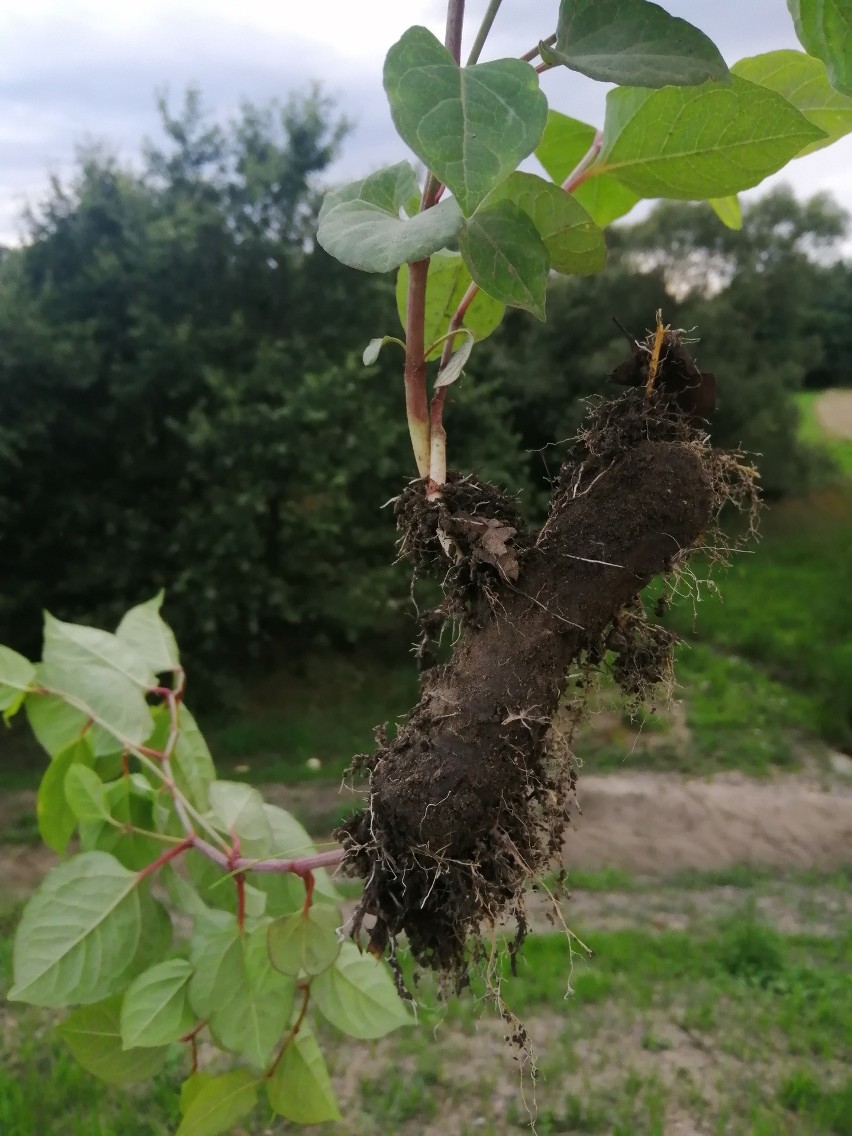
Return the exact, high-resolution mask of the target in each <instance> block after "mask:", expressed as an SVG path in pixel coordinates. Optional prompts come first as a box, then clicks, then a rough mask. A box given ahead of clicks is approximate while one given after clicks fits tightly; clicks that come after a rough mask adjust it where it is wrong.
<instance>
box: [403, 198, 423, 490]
mask: <svg viewBox="0 0 852 1136" xmlns="http://www.w3.org/2000/svg"><path fill="white" fill-rule="evenodd" d="M427 189H428V186H427ZM424 197H425V193H424ZM428 273H429V261H428V259H426V260H418V261H415V262H414V263H413V264H409V266H408V303H407V312H406V321H405V323H406V327H405V410H406V414H407V416H408V430H409V433H410V434H411V445H412V448H413V450H414V458H415V460H416V462H417V470H418V473H419V474H420V476H421V477H427V476H428V474H429V403H428V400H427V397H426V345H425V343H424V339H423V335H424V328H425V324H426V279H427V276H428Z"/></svg>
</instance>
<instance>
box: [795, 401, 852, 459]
mask: <svg viewBox="0 0 852 1136" xmlns="http://www.w3.org/2000/svg"><path fill="white" fill-rule="evenodd" d="M822 393H823V392H822V391H801V392H800V393H799V394H798V395H797V396H796V403H797V405H798V407H799V414H800V425H799V437H800V438H801V440H802V441H803V442H807V444H808V445H810V446H815V447H816V448H817V449H820V450H822V451H823V452H824V453H827V454H828V455H829V457H830V458H831V459H832V460H833V461H834V462H835V463H836V465H837V466H838V468H839V469H840V471H841V472H842V473H844V474H846V475H847V476H852V441H848V440H846V439H844V438H835V437H832V436H831V435H830V434H826V432H825V430H824V429H823V427H822V423H821V422H820V420H819V418H818V417H817V412H816V404H817V402H818V400H819V398H820V397H821V395H822Z"/></svg>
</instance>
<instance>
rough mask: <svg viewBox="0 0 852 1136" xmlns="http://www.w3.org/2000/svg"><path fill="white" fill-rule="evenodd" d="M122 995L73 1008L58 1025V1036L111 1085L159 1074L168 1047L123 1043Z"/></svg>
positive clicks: (87, 1068)
mask: <svg viewBox="0 0 852 1136" xmlns="http://www.w3.org/2000/svg"><path fill="white" fill-rule="evenodd" d="M120 1021H121V995H120V994H117V995H113V996H112V997H111V998H106V999H104V1001H102V1002H97V1003H96V1004H95V1005H92V1006H81V1007H80V1009H77V1010H74V1011H73V1013H71V1014H69V1015H68V1017H67V1018H66V1019H65V1021H64V1022H62V1023H61V1024H60V1026H59V1028H58V1033H59V1036H60V1037H61V1038H62V1040H63V1041H64V1042H65V1044H66V1045H67V1046H68V1048H69V1049H70V1050H71V1052H72V1053H73V1054H74V1056H75V1057H76V1058H77V1060H78V1061H79V1062H80V1064H81V1065H82V1066H83V1068H84V1069H85V1070H86V1071H87V1072H89V1073H93V1074H94V1075H95V1076H96V1077H100V1078H101V1080H102V1081H106V1082H108V1084H110V1085H131V1084H133V1082H134V1081H145V1080H147V1079H148V1078H149V1077H153V1076H154V1075H155V1074H156V1073H159V1071H160V1069H162V1067H163V1065H164V1064H165V1061H166V1055H167V1053H168V1049H167V1048H166V1046H157V1047H152V1048H148V1049H125V1048H124V1047H123V1046H122V1042H121V1024H120Z"/></svg>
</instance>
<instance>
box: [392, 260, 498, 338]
mask: <svg viewBox="0 0 852 1136" xmlns="http://www.w3.org/2000/svg"><path fill="white" fill-rule="evenodd" d="M472 283H473V281H472V279H471V275H470V273H469V272H468V270H467V267H466V265H465V263H464V261H463V260H462V258H461V256H459V254H458V253H457V252H438V253H435V255H434V256H433V257H432V259H431V260H430V261H429V275H428V277H427V280H426V321H425V327H424V339H425V342H426V343H427V344H431V343H435V341H436V340H437V339H438V338H439V337H440V336H442V335H443V334H444V332H445V331H446V330H447V328H448V327H449V326H450V320H451V319H452V317H453V315H454V314H455V311H456V308H457V307H458V306H459V304H460V303H461V300H462V297H463V296H464V294H465V292H467V290H468V288H469V287H470V285H471V284H472ZM407 304H408V265H407V264H403V265H402V266H401V267H400V270H399V275H398V276H397V280H396V307H397V311H398V312H399V318H400V321H401V322H402V326H403V327H405V322H406V318H405V317H406V309H407ZM505 310H506V306H505V304H501V303H500V302H499V300H495V299H493V297H491V296H489V295H488V293H487V292H483V291H482V290H481V289H479V290H478V291H477V293H476V295H475V296H474V298H473V300H472V301H471V303H470V305H469V306H468V309H467V311H466V312H465V314H464V320H463V322H462V327H463V328H465V329H466V330H467V331H469V332H470V333H471V334H472V335H473V338H474V339H476V340H480V339H485V337H486V336H488V335H490V334H491V332H492V331H494V330H495V328H497V327H499V325H500V321H501V320H502V318H503V313H504V312H505ZM443 346H444V344H443V342H441V343H439V344H438V345H437V346H436V347H435V348H434V349H433V350H432V351H431V352H430V353H429V356H428V358H430V359H434V358H435V357H436V356H438V355H440V354H441V350H442V349H443Z"/></svg>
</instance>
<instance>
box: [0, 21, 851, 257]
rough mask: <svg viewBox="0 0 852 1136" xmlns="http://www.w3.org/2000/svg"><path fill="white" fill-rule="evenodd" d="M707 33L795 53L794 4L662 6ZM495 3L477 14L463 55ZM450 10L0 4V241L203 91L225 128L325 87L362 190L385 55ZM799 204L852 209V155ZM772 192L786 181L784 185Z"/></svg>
mask: <svg viewBox="0 0 852 1136" xmlns="http://www.w3.org/2000/svg"><path fill="white" fill-rule="evenodd" d="M664 3H665V6H666V7H667V8H668V9H669V10H670V11H672V12H673V13H675V14H677V15H681V16H684V17H686V18H688V19H691V20H693V21H694V22H695V23H697V24H699V25H700V26H701V27H702V28H703V29H704V30H705V31H706V32H708V34H710V35H711V36H712V37H713V38H714V39H715V40H716V42H717V43H718V44H719V46H720V48H721V50H722V52H723V54H724V55H725V57H726V58H727V59H728V61H729V62H733V61H734V60H735V59H737V58H739V57H741V56H743V55H749V54H756V53H757V52H760V51H767V50H771V49H772V48H777V47H793V46H796V41H795V36H794V34H793V29H792V24H791V21H790V18H789V16H788V13H787V10H786V4H785V3H784V0H713V2H710V0H708V2H706V3H698V2H697V0H664ZM485 6H486V0H468V5H467V10H468V26H469V28H470V31H469V32H468V35H467V37H466V46H467V45H468V44H469V43H470V41H471V39H472V36H473V29H474V28H475V27H476V24H477V22H478V19H479V17H480V16H481V14H482V12H483V11H484V9H485ZM557 7H558V3H557V0H506V2H505V3H504V5H503V8H502V9H501V10H500V13H499V15H498V17H497V21H496V23H495V25H494V30H493V33H492V37H491V40H490V42H489V45H488V48H487V50H486V53H485V57H486V58H487V57H488V56H489V55H491V56H494V55H505V54H517V53H519V52H521V51H524V50H525V49H527V48H529V47H531V46H532V45H533V44H534V43H535V42H536V41H537V40H538V39H539V38H541V37H543V36H546V35H547V34H548V33H549V32H550V31H551V30H552V29H553V26H554V22H555V15H556V10H557ZM445 10H446V4H445V2H442V0H359V2H358V3H356V2H354V0H133V2H132V3H129V2H128V3H116V2H115V0H3V3H2V4H0V43H2V44H3V56H2V70H0V239H3V238H4V237H5V238H6V239H10V238H14V235H15V234H16V232H17V224H16V220H15V218H16V217H17V215H18V214H19V213H20V209H21V206H22V204H23V202H24V200H26V199H27V198H29V199H37V198H38V197H39V196H40V194H41V193H42V192H43V189H44V187H45V185H46V182H47V177H48V175H49V173H60V174H64V173H67V172H68V171H69V170H70V169H71V166H72V162H73V155H74V148H75V144H76V143H78V142H80V141H82V140H84V139H87V138H88V139H103V140H104V141H105V142H106V143H107V144H108V145H109V146H111V147H112V148H113V149H115V150H116V151H118V152H119V153H120V155H121V156H122V157H123V158H124V159H125V160H130V159H132V158H133V156H134V155H135V154H137V153H138V151H139V145H140V142H141V140H142V138H143V136H144V135H146V134H154V133H156V131H157V116H156V111H155V107H154V94H155V92H156V91H157V90H162V89H168V90H169V91H170V92H171V93H172V94H173V95H174V96H179V95H180V94H181V92H182V91H183V90H185V88H186V87H187V86H188V85H189V84H191V83H197V84H199V85H200V87H201V89H202V92H203V94H204V98H205V102H206V104H207V106H208V107H209V108H210V109H211V111H212V112H213V113H215V114H216V115H217V116H225V115H227V114H228V113H229V112H230V111H231V110H232V109H233V108H234V107H235V106H236V104H237V103H238V101H239V99H240V98H241V97H247V98H250V99H253V100H256V101H265V100H268V99H270V98H273V97H286V96H287V95H288V94H289V93H290V92H291V91H293V90H299V89H305V88H306V86H307V85H308V84H309V83H310V82H311V81H312V80H314V79H320V80H321V81H322V82H323V83H324V85H325V86H326V88H327V90H328V91H329V92H330V93H331V94H333V95H336V96H337V97H338V99H339V103H340V107H341V110H342V111H344V112H345V113H346V114H347V115H349V116H350V117H353V118H355V119H356V120H357V123H358V129H357V130H356V132H355V134H354V136H353V137H352V138H351V139H350V140H349V142H348V144H347V146H346V149H345V152H344V155H343V158H342V160H341V162H340V163H339V165H338V167H337V168H336V169H335V171H334V173H335V174H336V175H338V176H341V177H348V176H353V177H354V176H357V175H358V174H361V173H363V172H365V171H367V170H369V169H370V168H373V167H375V166H376V165H378V164H381V163H384V162H391V161H395V160H397V159H398V158H399V157H400V156H401V154H402V153H403V146H402V143H401V142H400V141H399V140H398V139H397V138H396V136H395V134H394V132H393V128H392V125H391V122H390V116H389V114H388V110H387V105H386V102H385V99H384V93H383V91H382V87H381V63H382V59H383V57H384V53H385V51H386V50H387V47H388V46H389V45H390V43H392V42H393V41H394V40H395V39H396V38H397V37H398V36H399V35H400V34H401V32H402V31H403V30H404V29H405V28H406V27H408V26H409V25H410V24H412V23H426V24H427V25H428V26H429V27H431V28H432V29H433V30H434V31H435V32H436V33H437V34H439V35H441V34H442V32H443V24H444V13H445ZM543 85H544V87H545V89H546V90H547V92H548V94H549V96H550V97H551V99H552V101H553V103H554V105H556V106H557V107H558V108H559V109H562V110H565V111H566V112H568V113H571V114H574V115H575V116H576V117H578V118H584V119H586V120H587V121H590V122H594V123H600V121H601V120H602V116H603V102H604V95H605V88H604V87H603V86H602V85H600V84H595V83H592V82H590V81H588V80H585V79H583V78H582V77H580V76H577V75H572V74H570V73H568V72H566V71H562V72H560V73H558V74H557V73H552V74H548V75H546V76H544V82H543ZM779 176H780V177H781V178H784V179H786V180H789V181H791V182H792V183H793V184H794V185H795V187H796V188H797V189H798V190H799V191H800V192H802V193H809V192H814V191H815V190H817V189H822V188H826V189H831V190H833V191H834V192H836V193H837V195H838V197H840V199H841V200H842V201H843V203H844V204H845V205H846V206H847V207H849V208H852V141H850V140H848V139H847V140H845V141H844V142H842V143H841V144H839V145H838V146H836V147H832V149H831V150H830V151H825V152H822V153H817V154H814V155H812V156H810V157H808V158H806V159H802V160H800V161H799V162H795V163H793V164H792V165H791V166H790V167H788V168H787V170H785V171H784V173H783V174H782V175H779ZM776 180H777V179H776Z"/></svg>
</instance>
